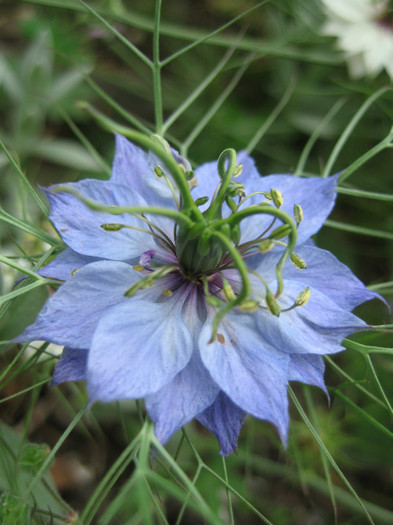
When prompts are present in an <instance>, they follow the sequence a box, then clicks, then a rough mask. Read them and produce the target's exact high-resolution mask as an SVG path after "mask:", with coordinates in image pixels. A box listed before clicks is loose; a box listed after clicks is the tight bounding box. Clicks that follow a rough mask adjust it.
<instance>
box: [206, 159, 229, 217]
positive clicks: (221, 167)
mask: <svg viewBox="0 0 393 525" xmlns="http://www.w3.org/2000/svg"><path fill="white" fill-rule="evenodd" d="M226 161H228V167H227V168H225V162H226ZM235 167H236V151H235V150H234V149H226V150H224V151H223V152H222V153H221V155H220V156H219V158H218V161H217V171H218V173H219V175H220V177H221V180H222V183H221V186H220V189H219V191H218V194H217V196H216V198H215V199H214V200H213V202H212V203H211V205H210V206H209V208H208V210H206V212H205V216H206V219H207V220H212V219H214V218H215V216H216V214H217V211H218V209H219V208H221V206H222V203H223V201H224V199H225V194H226V191H227V189H228V186H229V184H230V183H231V181H232V175H233V173H234V171H235Z"/></svg>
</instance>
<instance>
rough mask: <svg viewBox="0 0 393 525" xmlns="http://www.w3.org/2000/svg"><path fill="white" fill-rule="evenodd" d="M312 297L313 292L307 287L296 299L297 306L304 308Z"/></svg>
mask: <svg viewBox="0 0 393 525" xmlns="http://www.w3.org/2000/svg"><path fill="white" fill-rule="evenodd" d="M310 296H311V290H310V288H309V287H308V286H307V288H305V289H304V290H303V291H301V292H300V294H299V295H298V296H297V297H296V299H295V306H304V305H305V304H307V302H308V300H309V299H310Z"/></svg>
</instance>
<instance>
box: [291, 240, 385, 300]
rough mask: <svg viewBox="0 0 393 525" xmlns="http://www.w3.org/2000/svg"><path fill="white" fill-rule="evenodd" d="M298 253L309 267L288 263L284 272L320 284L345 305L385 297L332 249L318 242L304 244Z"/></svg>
mask: <svg viewBox="0 0 393 525" xmlns="http://www.w3.org/2000/svg"><path fill="white" fill-rule="evenodd" d="M297 253H298V254H299V255H300V256H301V257H302V258H303V259H304V260H305V261H306V264H307V268H306V269H305V270H298V269H297V268H295V267H294V266H293V265H292V264H290V263H288V264H287V266H288V269H287V270H285V274H284V275H285V276H286V277H288V278H289V279H294V280H297V281H299V282H303V283H304V284H305V286H312V287H313V288H316V289H317V290H319V291H320V292H322V293H323V294H324V295H326V296H327V297H329V299H331V300H332V301H334V302H335V303H337V304H338V305H339V306H340V307H341V308H343V309H348V310H353V309H354V308H355V306H358V305H359V304H361V303H364V302H365V301H369V300H371V299H380V300H382V301H383V300H384V299H382V297H381V296H380V295H379V294H377V293H376V292H372V291H371V290H367V288H366V287H365V285H364V284H363V283H362V282H361V281H360V280H359V279H358V278H357V277H356V276H355V275H354V274H353V273H352V272H351V270H350V269H349V268H348V267H347V266H345V264H343V263H341V262H340V261H339V260H338V259H336V257H335V256H334V255H333V254H331V253H330V252H328V251H326V250H322V249H321V248H317V247H316V246H301V247H300V248H299V249H298V250H297Z"/></svg>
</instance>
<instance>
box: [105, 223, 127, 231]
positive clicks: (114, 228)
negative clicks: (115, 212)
mask: <svg viewBox="0 0 393 525" xmlns="http://www.w3.org/2000/svg"><path fill="white" fill-rule="evenodd" d="M124 227H125V224H119V223H117V222H109V223H107V224H101V228H102V229H103V230H105V231H106V232H118V231H119V230H121V229H122V228H124Z"/></svg>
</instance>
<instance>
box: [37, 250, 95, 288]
mask: <svg viewBox="0 0 393 525" xmlns="http://www.w3.org/2000/svg"><path fill="white" fill-rule="evenodd" d="M99 260H100V259H99V258H98V257H89V256H88V255H81V254H80V253H77V252H74V250H73V249H72V248H66V249H65V250H63V251H62V252H61V253H59V255H57V256H56V259H54V260H53V261H51V262H50V263H49V264H47V265H46V266H44V267H43V268H41V269H40V270H38V272H37V273H38V274H39V275H43V276H45V277H51V278H52V279H60V280H61V281H66V280H67V279H69V278H70V277H71V274H72V273H73V272H74V271H75V270H79V269H80V268H82V266H86V264H90V263H92V262H96V261H99Z"/></svg>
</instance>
